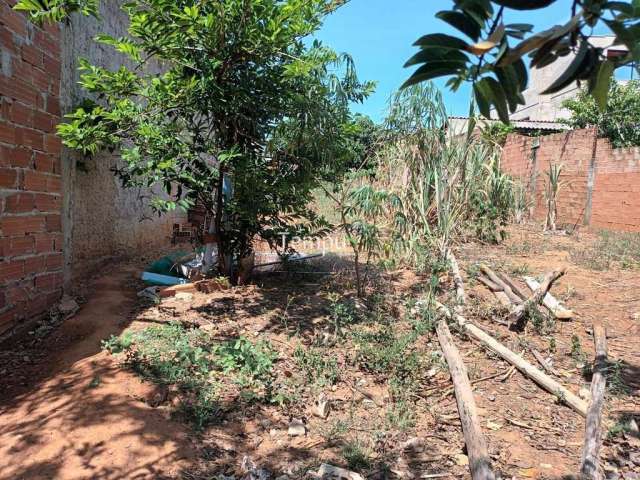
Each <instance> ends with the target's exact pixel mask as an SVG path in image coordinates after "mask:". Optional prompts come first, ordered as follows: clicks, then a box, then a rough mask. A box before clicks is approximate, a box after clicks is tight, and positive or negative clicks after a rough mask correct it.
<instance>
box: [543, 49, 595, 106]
mask: <svg viewBox="0 0 640 480" xmlns="http://www.w3.org/2000/svg"><path fill="white" fill-rule="evenodd" d="M588 52H589V44H588V43H587V42H586V41H583V42H581V43H580V47H579V48H578V52H577V53H576V56H575V58H574V59H573V61H572V62H571V63H570V64H569V66H568V67H567V69H566V70H565V71H564V72H563V73H562V75H560V76H559V77H558V78H556V80H555V81H554V82H553V83H552V84H551V85H550V86H549V87H548V88H546V89H545V90H544V91H543V92H541V93H542V94H543V95H547V94H549V93H555V92H558V91H560V90H562V89H563V88H564V87H566V86H567V85H570V84H571V83H572V82H574V81H575V80H576V79H577V78H578V77H579V75H580V74H581V73H582V69H583V63H584V60H585V59H586V58H587V53H588Z"/></svg>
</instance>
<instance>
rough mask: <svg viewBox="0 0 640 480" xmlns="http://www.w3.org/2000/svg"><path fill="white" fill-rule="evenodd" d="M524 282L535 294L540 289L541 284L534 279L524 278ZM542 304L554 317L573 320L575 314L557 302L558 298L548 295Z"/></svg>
mask: <svg viewBox="0 0 640 480" xmlns="http://www.w3.org/2000/svg"><path fill="white" fill-rule="evenodd" d="M524 282H525V283H526V284H527V287H529V289H530V290H531V291H532V292H534V291H536V290H537V289H538V288H539V287H540V283H539V282H538V281H537V280H536V279H535V278H533V277H524ZM542 303H543V305H544V306H545V307H547V309H548V310H549V311H550V312H551V313H552V314H553V316H554V317H556V318H558V319H560V320H563V319H564V320H568V319H570V318H573V312H572V311H571V310H567V309H566V308H565V307H563V306H562V304H561V303H560V302H559V301H558V300H556V298H555V297H554V296H553V295H551V294H550V293H547V294H546V295H545V296H544V298H543V299H542Z"/></svg>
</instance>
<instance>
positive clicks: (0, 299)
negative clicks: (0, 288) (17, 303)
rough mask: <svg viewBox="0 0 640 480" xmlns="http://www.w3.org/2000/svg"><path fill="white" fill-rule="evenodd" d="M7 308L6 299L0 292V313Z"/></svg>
mask: <svg viewBox="0 0 640 480" xmlns="http://www.w3.org/2000/svg"><path fill="white" fill-rule="evenodd" d="M6 306H7V297H6V295H5V293H4V292H0V312H1V311H2V310H3V309H4V307H6Z"/></svg>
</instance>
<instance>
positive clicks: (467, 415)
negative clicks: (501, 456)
mask: <svg viewBox="0 0 640 480" xmlns="http://www.w3.org/2000/svg"><path fill="white" fill-rule="evenodd" d="M436 332H437V334H438V340H439V341H440V346H441V347H442V353H443V355H444V358H445V359H446V360H447V365H449V372H450V373H451V381H452V382H453V387H454V389H455V392H456V403H457V404H458V413H459V414H460V423H462V432H463V434H464V441H465V444H466V446H467V455H468V457H469V469H470V470H471V478H472V479H473V480H494V479H495V475H494V474H493V471H492V470H491V463H490V462H491V461H490V458H489V452H488V451H487V444H486V442H485V439H484V436H483V435H482V429H481V428H480V419H479V418H478V411H477V409H476V402H475V400H474V398H473V391H472V390H471V384H470V383H469V376H468V375H467V369H466V367H465V365H464V362H463V361H462V358H461V357H460V352H459V351H458V349H457V348H456V346H455V344H454V343H453V338H452V337H451V332H450V331H449V327H448V326H447V322H446V320H445V319H441V320H439V321H438V323H437V324H436Z"/></svg>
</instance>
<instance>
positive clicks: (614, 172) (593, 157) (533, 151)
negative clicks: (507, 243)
mask: <svg viewBox="0 0 640 480" xmlns="http://www.w3.org/2000/svg"><path fill="white" fill-rule="evenodd" d="M536 145H537V146H536ZM554 164H555V165H560V164H562V165H563V169H562V175H561V180H562V182H563V186H562V187H561V189H560V193H559V195H558V201H557V204H558V223H559V224H566V225H574V224H578V225H583V224H585V225H591V226H593V227H597V228H603V229H611V230H624V231H640V196H639V195H638V193H639V192H640V149H638V148H637V147H636V148H619V149H614V148H612V146H611V144H610V142H609V141H608V140H607V139H605V138H598V137H597V131H596V129H595V128H589V129H581V130H573V131H569V132H564V133H557V134H553V135H547V136H543V137H537V138H533V137H525V136H522V135H517V134H512V135H509V137H508V138H507V142H506V144H505V146H504V149H503V152H502V168H503V170H504V171H505V172H507V173H509V174H510V175H512V176H513V177H515V178H518V179H519V180H520V181H521V182H522V183H523V184H525V185H530V186H531V188H530V189H529V190H528V191H529V192H530V200H531V201H532V204H533V208H532V213H533V217H534V218H536V219H539V220H543V219H544V218H545V217H546V213H547V207H546V197H545V193H544V192H545V189H546V186H547V182H548V177H547V173H548V172H549V168H550V166H551V165H554Z"/></svg>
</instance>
